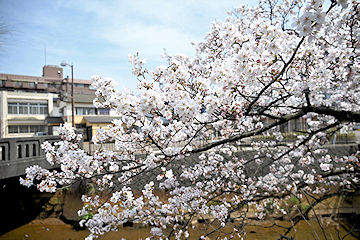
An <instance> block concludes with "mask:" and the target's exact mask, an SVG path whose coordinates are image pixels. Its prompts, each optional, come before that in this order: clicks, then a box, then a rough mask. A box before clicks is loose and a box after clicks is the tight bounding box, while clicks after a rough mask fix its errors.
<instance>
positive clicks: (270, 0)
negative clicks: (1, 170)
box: [21, 0, 360, 239]
mask: <svg viewBox="0 0 360 240" xmlns="http://www.w3.org/2000/svg"><path fill="white" fill-rule="evenodd" d="M324 6H325V5H324V1H321V0H312V1H309V0H307V1H305V3H303V2H302V1H297V0H293V1H290V0H282V1H275V0H267V1H260V3H259V5H257V6H254V7H246V6H245V5H242V6H240V7H238V8H235V9H234V10H233V11H232V12H230V16H229V17H228V18H227V19H226V20H225V21H224V22H222V21H217V22H213V23H212V25H211V29H210V31H209V32H208V33H207V34H206V37H205V40H204V41H203V42H200V43H198V44H195V49H196V54H195V56H194V57H189V56H185V55H184V54H181V53H180V54H176V55H174V56H172V55H166V56H165V58H166V59H167V65H166V66H165V65H161V66H159V67H157V69H156V70H155V71H151V72H150V71H149V70H147V69H145V68H144V64H145V60H144V59H141V58H139V56H138V55H130V56H129V61H130V62H131V63H132V64H133V73H134V74H135V76H136V77H137V78H138V85H137V86H138V94H133V93H132V92H131V91H130V90H127V89H124V90H123V91H116V90H115V87H114V86H115V82H114V81H113V80H112V79H109V78H101V77H97V76H94V77H93V81H94V82H93V84H92V86H93V87H95V88H97V92H96V96H97V98H98V99H100V97H101V99H105V100H104V101H99V100H96V101H95V102H94V104H95V106H96V107H109V108H112V109H114V110H115V111H116V112H117V114H118V115H119V116H121V119H118V120H114V121H113V124H112V125H111V126H109V129H101V130H99V131H98V132H97V134H96V136H94V137H93V141H94V142H95V143H96V144H102V143H104V142H114V143H115V147H116V151H115V152H114V151H110V150H106V149H103V150H100V151H98V152H96V153H95V154H94V155H93V156H90V155H88V154H86V153H85V152H84V151H83V150H81V149H79V141H80V139H81V136H80V135H76V134H75V133H74V131H73V129H72V128H71V126H70V125H68V124H65V125H64V126H63V127H62V128H60V133H61V134H62V138H63V141H61V142H59V143H57V144H55V145H51V144H49V143H44V144H43V147H44V149H45V150H46V156H47V160H48V161H49V162H50V163H58V164H60V166H61V171H60V172H56V171H53V172H51V171H48V170H46V169H42V168H41V167H39V166H33V167H30V168H28V169H27V170H26V174H27V176H26V178H25V179H21V183H22V184H24V185H26V186H31V185H33V184H36V185H37V186H38V188H39V190H40V191H49V192H54V191H56V189H57V188H61V187H63V186H68V185H70V184H72V183H73V182H74V181H77V180H79V179H86V180H88V181H91V182H92V183H93V184H94V185H95V186H96V189H97V190H98V191H97V192H98V193H97V194H95V195H89V196H87V195H84V196H83V201H84V208H83V209H81V210H80V211H79V215H80V216H83V217H84V220H82V222H81V224H85V226H87V227H88V228H89V230H90V231H91V235H90V236H89V239H92V238H93V237H96V236H99V235H102V234H104V233H106V232H108V231H111V230H115V229H117V227H118V226H119V225H120V224H122V223H125V222H127V221H140V222H143V223H149V224H151V225H152V226H153V227H152V230H151V234H150V235H151V237H150V238H162V239H164V238H166V237H169V238H170V237H175V238H180V237H184V238H188V236H189V229H190V227H196V225H193V223H192V222H193V220H196V219H210V221H205V224H207V226H208V228H207V232H206V233H204V235H203V236H202V237H203V238H205V237H207V236H210V237H213V236H217V237H220V238H225V237H227V238H241V237H244V238H245V235H246V229H247V224H248V221H247V220H248V216H249V212H250V211H253V210H255V211H256V215H257V217H258V218H259V219H262V218H264V217H266V216H267V215H268V214H270V215H271V214H273V213H276V214H284V215H286V216H288V217H289V219H290V220H291V222H292V225H291V227H288V228H286V227H284V228H285V229H286V232H285V234H284V236H283V235H281V236H280V235H279V238H287V237H286V234H288V233H289V231H290V230H291V229H292V228H296V224H297V223H298V222H299V221H300V220H301V219H303V218H305V219H306V218H307V217H308V214H309V213H310V211H311V212H316V211H315V210H314V206H316V205H317V204H319V203H321V202H323V201H324V200H326V199H328V198H330V197H332V196H338V195H346V194H348V193H349V192H356V191H358V186H359V174H360V168H359V167H360V165H359V156H360V152H359V151H357V150H354V152H353V153H349V154H347V156H341V155H339V156H331V155H330V154H328V153H327V151H326V149H324V144H327V143H329V139H330V138H331V136H332V135H333V134H334V133H335V132H340V133H347V132H348V131H349V130H351V129H352V126H353V124H354V123H355V122H360V84H359V83H360V81H359V80H360V79H359V71H360V62H359V53H360V49H359V47H360V46H359V40H360V27H359V20H360V14H359V11H360V5H359V2H358V1H355V0H353V1H350V0H339V1H335V0H332V1H330V2H329V3H328V4H327V5H326V6H328V7H327V8H326V9H325V7H324ZM165 120H166V121H168V122H166V124H165ZM295 121H296V123H297V124H298V127H297V131H293V128H292V127H291V125H292V124H294V122H295ZM284 126H286V127H287V129H288V130H290V132H291V136H292V137H293V138H294V141H293V142H284V136H285V134H283V133H282V131H281V130H282V129H283V128H284ZM246 142H248V143H250V145H249V146H248V148H249V149H250V150H252V151H250V150H249V151H247V149H245V150H244V143H246ZM157 188H159V189H163V190H165V193H164V194H163V195H162V197H160V198H159V197H158V196H157V193H158V192H157V191H156V189H157ZM293 198H295V199H297V200H298V201H305V203H306V204H307V206H308V207H304V206H303V205H301V204H299V205H297V206H296V207H297V208H293V206H288V204H287V203H289V202H291V199H293ZM295 205H296V204H295ZM85 219H86V220H85ZM323 234H325V232H323Z"/></svg>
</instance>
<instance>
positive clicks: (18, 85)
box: [15, 81, 23, 87]
mask: <svg viewBox="0 0 360 240" xmlns="http://www.w3.org/2000/svg"><path fill="white" fill-rule="evenodd" d="M22 84H23V83H22V82H19V81H16V82H15V86H16V87H22Z"/></svg>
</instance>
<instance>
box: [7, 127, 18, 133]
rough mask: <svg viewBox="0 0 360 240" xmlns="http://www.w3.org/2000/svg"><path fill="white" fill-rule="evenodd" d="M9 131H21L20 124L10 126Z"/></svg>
mask: <svg viewBox="0 0 360 240" xmlns="http://www.w3.org/2000/svg"><path fill="white" fill-rule="evenodd" d="M9 133H19V128H18V126H9Z"/></svg>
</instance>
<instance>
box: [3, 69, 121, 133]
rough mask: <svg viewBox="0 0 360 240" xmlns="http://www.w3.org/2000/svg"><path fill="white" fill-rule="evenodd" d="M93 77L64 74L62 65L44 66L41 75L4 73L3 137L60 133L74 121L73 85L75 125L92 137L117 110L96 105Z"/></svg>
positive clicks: (105, 126)
mask: <svg viewBox="0 0 360 240" xmlns="http://www.w3.org/2000/svg"><path fill="white" fill-rule="evenodd" d="M91 83H92V81H91V80H83V79H74V86H72V80H71V78H69V77H68V76H67V77H65V78H64V77H63V69H62V68H61V67H58V66H51V65H48V66H44V67H43V75H42V76H41V77H36V76H25V75H16V74H5V73H0V137H2V138H3V137H27V136H34V135H35V134H36V133H39V132H42V133H46V134H49V135H56V134H58V133H57V128H58V126H59V125H60V124H61V123H64V122H70V123H71V122H72V97H71V88H72V87H74V95H75V113H74V115H75V118H74V119H75V127H76V129H78V130H82V132H83V133H84V138H85V140H90V139H91V136H92V135H94V134H95V132H96V130H97V129H99V128H107V125H108V124H110V123H111V121H112V119H114V118H116V116H115V112H114V111H110V110H109V109H97V108H95V107H94V106H93V99H94V98H95V89H93V88H92V87H91Z"/></svg>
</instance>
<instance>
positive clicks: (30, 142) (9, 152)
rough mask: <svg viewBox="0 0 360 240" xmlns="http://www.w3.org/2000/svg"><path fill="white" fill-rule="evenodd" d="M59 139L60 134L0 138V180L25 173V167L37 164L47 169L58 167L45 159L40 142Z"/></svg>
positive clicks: (51, 141)
mask: <svg viewBox="0 0 360 240" xmlns="http://www.w3.org/2000/svg"><path fill="white" fill-rule="evenodd" d="M59 140H60V136H50V135H49V136H39V137H22V138H0V180H1V179H6V178H11V177H16V176H20V175H24V174H25V169H26V168H27V167H29V166H32V165H39V166H41V167H44V168H47V169H54V168H58V167H59V166H57V165H54V166H52V165H50V164H49V163H48V162H47V161H46V160H45V152H44V150H42V149H41V146H40V145H41V144H42V143H43V142H45V141H48V142H50V143H53V142H57V141H59Z"/></svg>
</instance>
